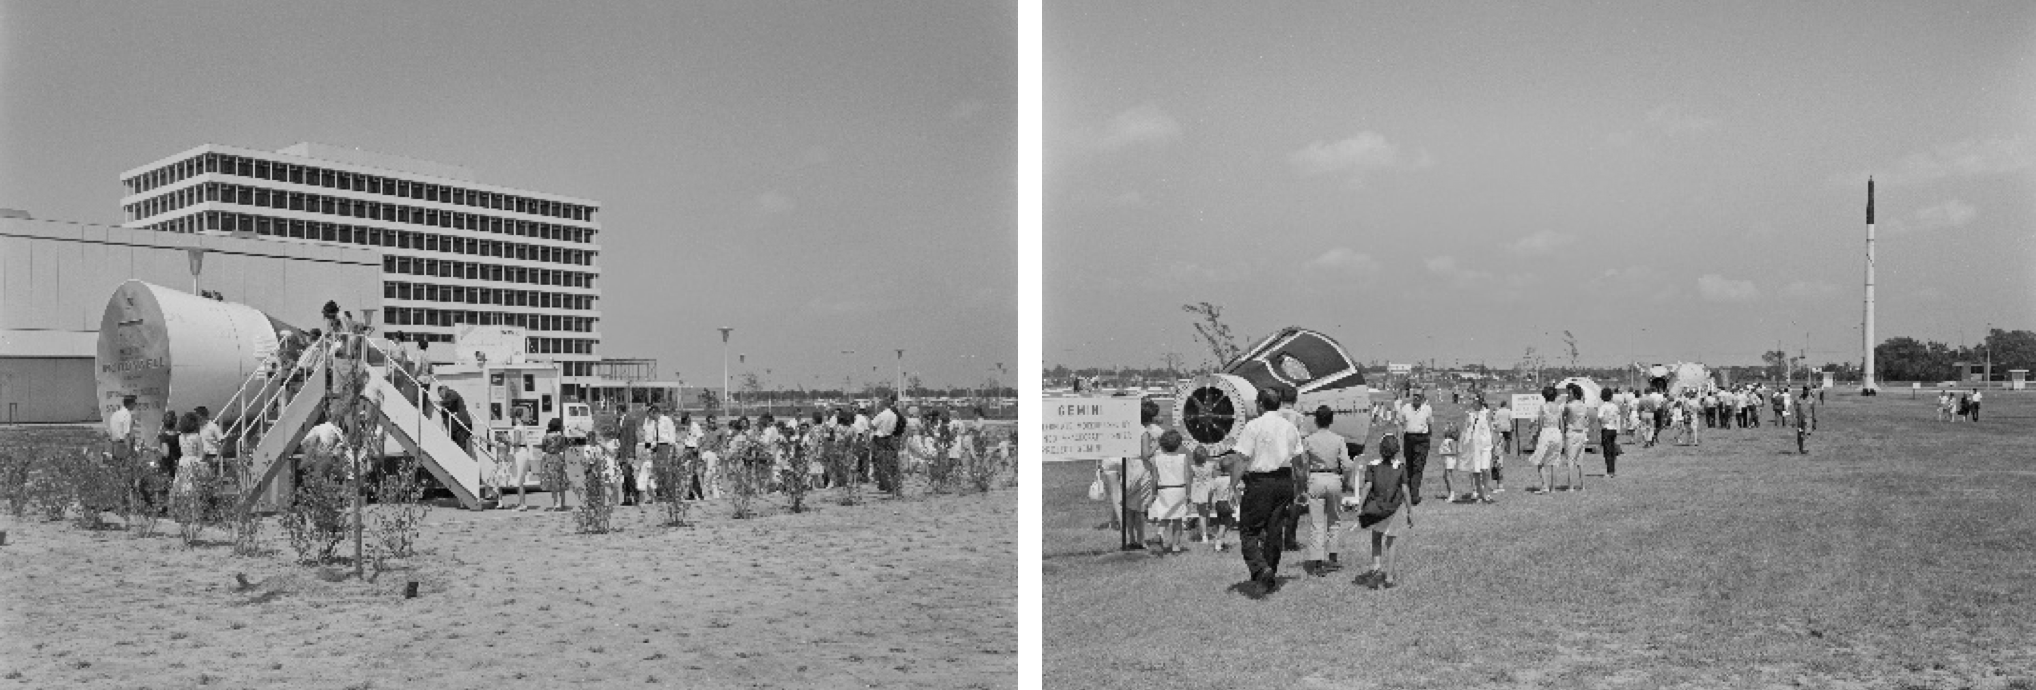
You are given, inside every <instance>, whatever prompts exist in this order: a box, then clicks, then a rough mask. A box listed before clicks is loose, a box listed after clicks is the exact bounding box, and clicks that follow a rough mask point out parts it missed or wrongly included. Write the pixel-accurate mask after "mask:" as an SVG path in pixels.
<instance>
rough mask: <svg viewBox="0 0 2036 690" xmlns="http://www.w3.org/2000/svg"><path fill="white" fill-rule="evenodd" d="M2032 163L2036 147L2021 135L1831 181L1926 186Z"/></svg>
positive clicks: (1947, 148) (1942, 148)
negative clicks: (1926, 184) (1870, 181)
mask: <svg viewBox="0 0 2036 690" xmlns="http://www.w3.org/2000/svg"><path fill="white" fill-rule="evenodd" d="M2032 164H2036V147H2032V146H2029V145H2028V144H2027V143H2026V142H2024V141H2023V140H2022V138H2021V137H2019V136H2015V137H2007V138H1999V139H1986V140H1979V139H1967V140H1965V141H1960V142H1956V143H1951V144H1942V145H1938V146H1935V147H1932V148H1931V149H1930V150H1928V151H1918V152H1915V153H1911V154H1909V155H1907V156H1903V157H1902V158H1901V160H1898V161H1895V162H1894V163H1892V164H1888V165H1883V166H1881V167H1880V169H1879V170H1878V171H1873V170H1862V171H1859V172H1852V173H1843V174H1839V175H1834V176H1832V177H1831V180H1830V182H1831V184H1832V185H1833V186H1839V187H1849V186H1854V185H1860V184H1862V183H1864V182H1865V181H1866V178H1867V176H1869V175H1871V176H1872V177H1873V179H1874V181H1876V182H1879V183H1881V184H1889V185H1913V184H1925V183H1930V182H1936V181H1938V180H1942V179H1945V178H1949V177H1985V176H1989V175H2003V174H2007V173H2014V172H2021V171H2023V170H2026V169H2028V168H2029V167H2030V166H2031V165H2032Z"/></svg>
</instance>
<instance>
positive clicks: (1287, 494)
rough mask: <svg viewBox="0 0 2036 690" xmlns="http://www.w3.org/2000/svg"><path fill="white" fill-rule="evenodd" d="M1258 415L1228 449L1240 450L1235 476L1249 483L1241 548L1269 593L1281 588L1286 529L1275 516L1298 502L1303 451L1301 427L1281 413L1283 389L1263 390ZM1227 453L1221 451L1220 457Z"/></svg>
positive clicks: (1246, 562) (1234, 481) (1240, 529)
mask: <svg viewBox="0 0 2036 690" xmlns="http://www.w3.org/2000/svg"><path fill="white" fill-rule="evenodd" d="M1258 407H1259V409H1260V410H1262V412H1261V413H1260V414H1259V415H1258V417H1256V418H1254V419H1252V420H1251V421H1250V422H1246V423H1245V425H1244V430H1243V431H1242V432H1240V433H1239V434H1238V436H1237V444H1236V445H1234V446H1231V447H1230V450H1229V451H1228V452H1225V453H1224V455H1226V456H1228V455H1236V456H1240V457H1239V458H1238V459H1237V460H1238V461H1236V462H1232V463H1231V466H1232V470H1231V475H1230V481H1231V483H1232V484H1233V485H1234V484H1239V483H1241V484H1243V485H1244V498H1243V500H1242V504H1243V507H1242V510H1241V511H1240V513H1241V515H1240V519H1239V523H1238V529H1237V534H1238V536H1239V537H1240V538H1241V541H1242V542H1243V544H1242V548H1240V549H1238V551H1240V552H1242V553H1243V554H1244V565H1245V567H1247V568H1249V569H1250V570H1251V579H1252V581H1253V582H1256V583H1258V585H1259V588H1260V590H1261V591H1263V592H1264V593H1266V594H1271V593H1273V592H1275V591H1277V590H1278V589H1279V579H1278V574H1279V568H1280V547H1281V546H1282V544H1280V543H1279V541H1278V539H1280V538H1281V537H1280V535H1279V534H1278V533H1277V532H1276V531H1275V530H1276V527H1277V525H1276V524H1275V520H1276V519H1277V518H1278V517H1279V515H1280V513H1281V511H1282V509H1283V508H1285V507H1286V506H1288V505H1290V504H1292V503H1293V502H1294V476H1295V473H1296V472H1298V471H1299V469H1298V466H1299V464H1300V462H1301V458H1302V457H1303V453H1302V446H1301V430H1300V429H1298V428H1295V427H1294V423H1293V422H1289V421H1287V419H1286V417H1284V416H1281V415H1280V395H1279V393H1276V392H1274V391H1270V390H1261V391H1259V392H1258ZM1220 459H1221V456H1219V460H1220Z"/></svg>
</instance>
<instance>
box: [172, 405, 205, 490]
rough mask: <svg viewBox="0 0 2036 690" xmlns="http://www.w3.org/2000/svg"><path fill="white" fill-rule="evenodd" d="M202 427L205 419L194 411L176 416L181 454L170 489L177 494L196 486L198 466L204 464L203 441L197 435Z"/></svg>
mask: <svg viewBox="0 0 2036 690" xmlns="http://www.w3.org/2000/svg"><path fill="white" fill-rule="evenodd" d="M204 428H205V421H204V420H202V419H199V418H198V413H196V412H186V413H184V416H182V417H178V418H177V450H178V451H179V452H181V453H182V454H183V455H181V456H179V457H178V458H177V479H176V481H175V483H174V484H172V485H171V487H170V490H171V491H172V492H174V493H176V494H178V495H185V494H189V493H191V492H192V491H195V490H196V489H197V488H198V468H200V467H203V466H204V464H205V463H204V461H203V460H204V458H205V441H204V439H203V438H202V437H201V436H200V435H199V432H200V431H202V430H203V429H204Z"/></svg>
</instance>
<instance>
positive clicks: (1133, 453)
mask: <svg viewBox="0 0 2036 690" xmlns="http://www.w3.org/2000/svg"><path fill="white" fill-rule="evenodd" d="M1045 403H1046V404H1045V414H1044V416H1043V419H1042V421H1043V422H1044V423H1043V424H1042V425H1041V426H1042V427H1043V431H1044V432H1045V434H1044V436H1043V437H1042V438H1041V439H1040V454H1041V455H1043V456H1045V458H1046V460H1047V461H1048V462H1055V461H1063V460H1095V459H1099V458H1110V457H1137V456H1138V451H1139V447H1138V445H1139V443H1138V442H1139V437H1141V436H1143V435H1144V430H1143V429H1141V428H1140V427H1139V426H1138V403H1139V399H1138V398H1047V399H1046V400H1045Z"/></svg>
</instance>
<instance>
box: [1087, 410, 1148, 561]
mask: <svg viewBox="0 0 2036 690" xmlns="http://www.w3.org/2000/svg"><path fill="white" fill-rule="evenodd" d="M1138 417H1139V421H1140V423H1141V424H1143V425H1144V426H1145V434H1144V436H1143V437H1142V438H1140V439H1139V454H1138V457H1136V458H1121V457H1118V458H1104V459H1103V460H1102V462H1101V463H1099V465H1100V466H1099V467H1098V468H1097V471H1098V472H1099V473H1100V474H1101V475H1102V479H1103V490H1104V491H1106V492H1108V493H1109V495H1110V507H1111V509H1112V510H1115V511H1117V512H1116V513H1115V514H1114V515H1121V516H1122V519H1123V520H1124V522H1123V523H1122V524H1121V525H1120V524H1119V522H1118V521H1117V520H1116V519H1113V520H1111V526H1112V527H1120V528H1122V529H1126V530H1128V531H1129V535H1128V536H1129V538H1128V539H1126V540H1125V541H1126V543H1125V544H1124V545H1123V548H1124V549H1125V550H1127V551H1129V550H1134V549H1142V548H1145V507H1146V505H1147V504H1149V503H1151V502H1152V472H1151V469H1150V468H1151V466H1152V463H1151V462H1149V460H1151V459H1152V456H1153V454H1154V453H1156V452H1158V450H1159V443H1158V439H1159V433H1161V432H1160V429H1159V425H1158V424H1155V423H1153V420H1155V419H1157V418H1158V417H1159V404H1158V403H1154V402H1152V401H1150V400H1147V401H1145V404H1143V405H1141V406H1139V410H1138Z"/></svg>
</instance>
